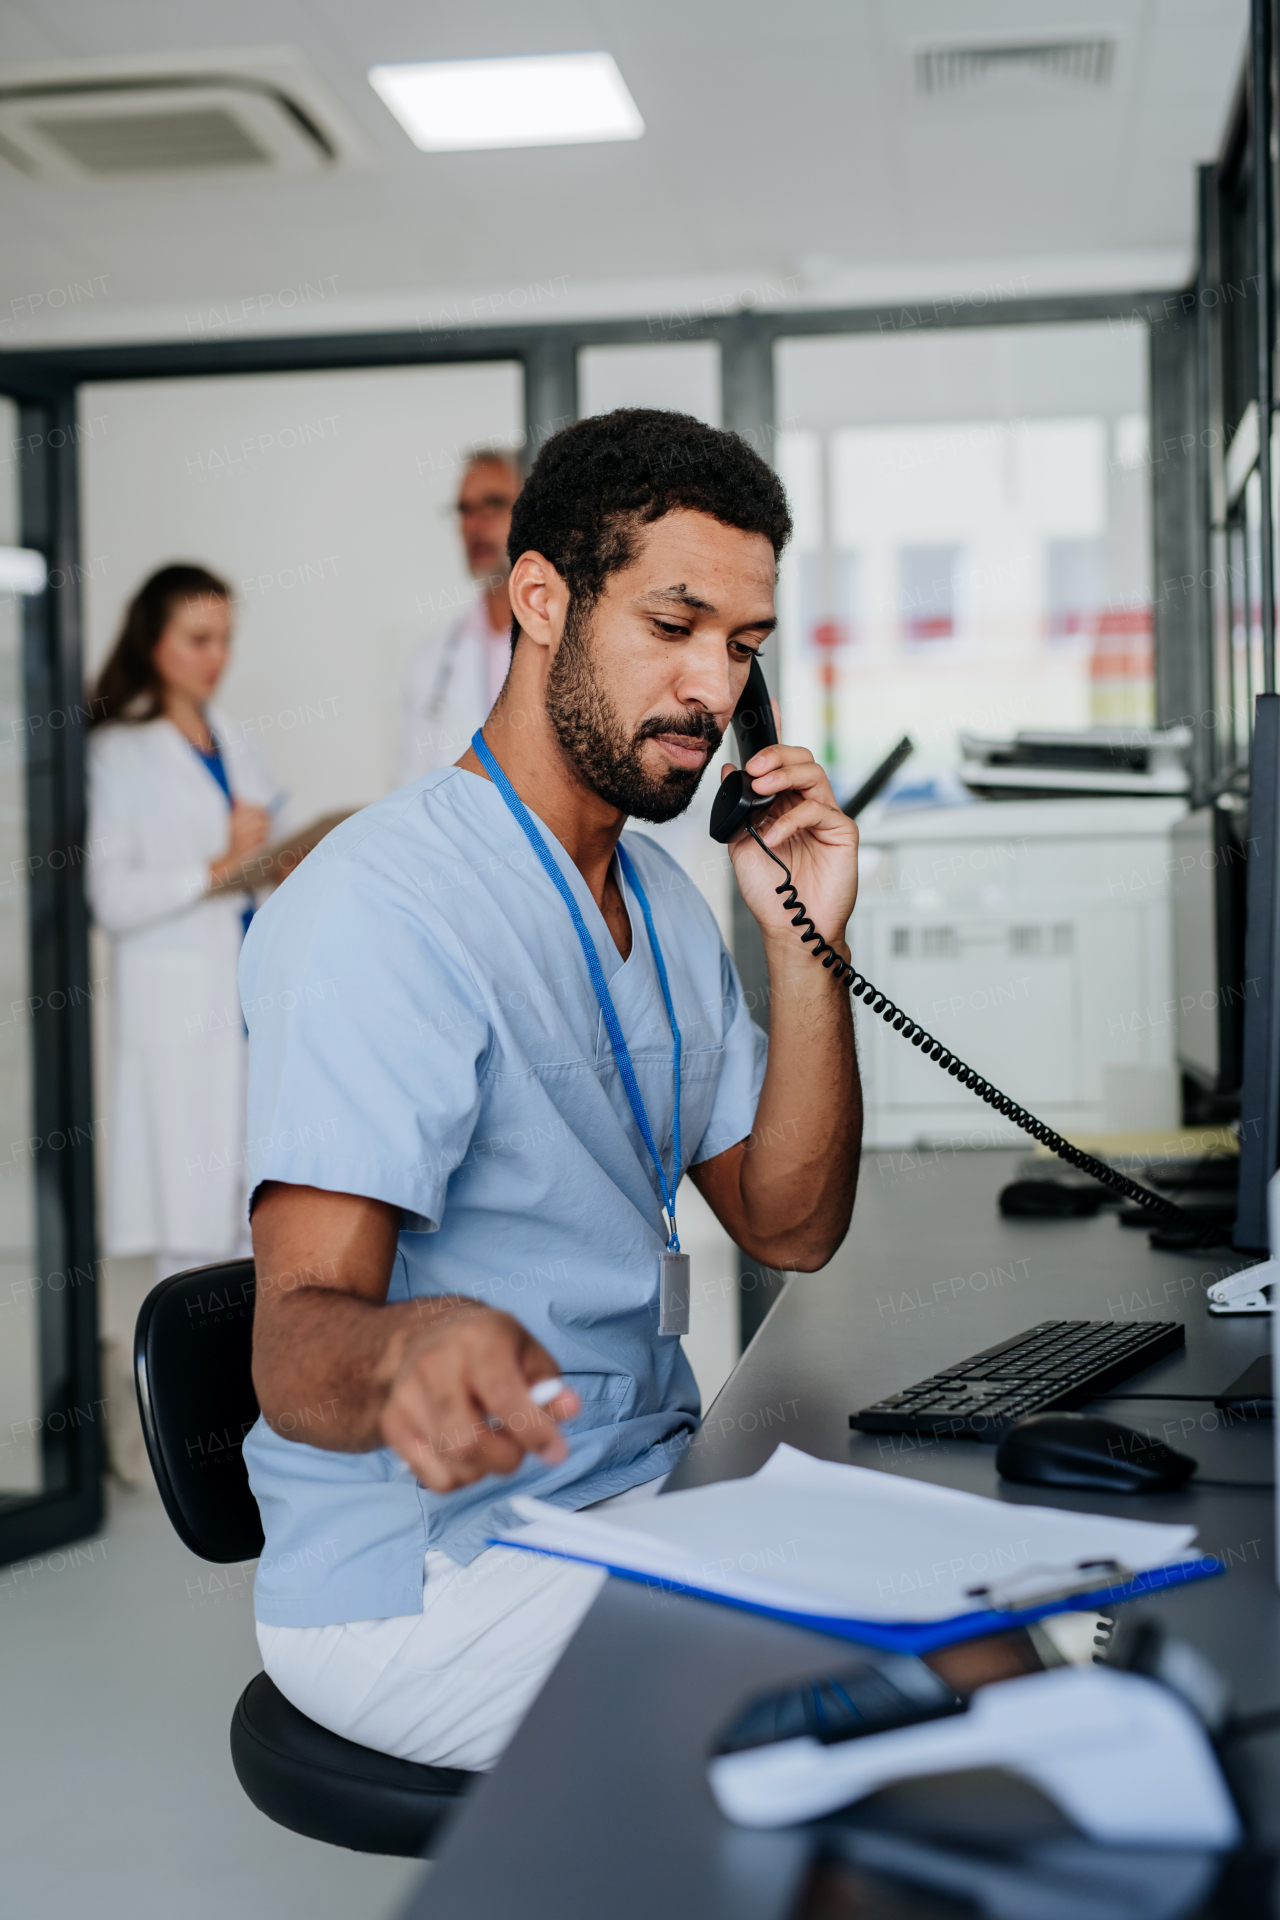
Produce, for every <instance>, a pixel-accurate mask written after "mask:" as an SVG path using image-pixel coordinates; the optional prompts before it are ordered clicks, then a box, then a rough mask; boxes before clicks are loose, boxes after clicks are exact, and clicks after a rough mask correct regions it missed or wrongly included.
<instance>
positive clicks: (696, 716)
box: [547, 600, 723, 826]
mask: <svg viewBox="0 0 1280 1920" xmlns="http://www.w3.org/2000/svg"><path fill="white" fill-rule="evenodd" d="M547 713H548V714H549V716H550V719H551V725H552V726H553V728H554V729H555V736H556V739H557V740H558V741H559V742H560V747H561V751H562V752H563V754H564V756H565V758H566V760H567V761H568V762H569V764H570V766H571V767H572V768H573V770H574V772H575V773H576V774H577V775H578V777H579V779H580V780H581V781H582V782H583V784H584V785H585V786H588V787H590V789H591V791H592V792H593V793H598V794H599V796H600V798H601V799H602V800H606V801H608V803H609V805H610V806H611V807H616V808H617V809H618V811H619V813H625V814H628V815H630V816H631V818H632V819H635V820H649V821H651V822H652V823H653V824H654V825H655V826H657V825H660V824H661V823H662V821H664V820H674V819H675V817H676V815H677V814H679V813H683V812H684V810H685V808H686V807H687V806H688V804H689V802H690V801H691V800H692V798H693V796H694V794H695V793H696V792H697V790H698V782H699V781H700V780H701V778H702V776H703V774H704V773H705V772H706V769H707V767H708V765H709V764H710V762H711V760H712V759H713V758H714V756H715V752H716V749H717V748H718V747H719V745H720V741H721V739H722V737H723V736H722V734H721V730H720V728H719V727H718V726H717V725H716V723H715V721H714V720H713V719H712V717H711V715H710V714H709V713H681V714H675V715H672V716H671V717H670V718H662V717H655V718H653V719H651V720H644V721H642V722H641V724H640V725H639V727H637V729H636V731H635V732H634V733H633V734H630V735H628V733H627V731H626V729H625V728H624V726H623V724H622V722H621V720H620V719H619V718H618V713H617V709H616V708H615V706H614V704H613V701H612V700H611V699H610V698H609V694H608V691H607V690H606V688H605V687H604V686H603V685H602V684H601V682H600V680H599V678H598V677H597V674H596V671H595V666H594V663H593V661H592V657H591V648H590V646H589V644H588V641H587V620H586V618H585V616H583V615H581V614H580V613H579V610H578V602H577V601H576V600H570V602H569V612H568V616H567V618H566V620H565V624H564V634H563V637H562V638H561V641H560V648H559V651H558V652H557V654H556V657H555V659H554V660H553V661H552V663H551V672H550V673H549V674H548V676H547ZM661 733H673V734H684V735H686V736H688V737H689V738H691V739H694V740H705V741H707V743H708V752H707V757H706V759H705V760H704V761H703V763H702V765H701V766H700V767H670V766H669V767H668V768H667V770H666V772H665V773H662V774H658V775H656V776H655V775H653V774H650V773H646V771H645V769H644V766H643V764H642V762H641V759H640V749H641V748H642V746H643V745H644V743H645V741H646V740H651V739H653V738H654V737H655V735H657V734H661Z"/></svg>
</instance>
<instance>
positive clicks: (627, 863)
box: [471, 727, 690, 1336]
mask: <svg viewBox="0 0 1280 1920" xmlns="http://www.w3.org/2000/svg"><path fill="white" fill-rule="evenodd" d="M471 745H472V747H473V748H474V750H475V754H476V758H477V759H478V760H479V761H480V763H481V765H482V766H483V767H484V770H485V772H486V773H487V774H488V775H489V778H490V779H491V780H492V781H493V784H494V786H495V787H496V788H497V789H498V792H499V793H500V794H501V795H502V798H503V799H504V800H505V802H506V804H507V806H508V808H509V809H510V811H511V812H512V813H513V814H514V815H515V817H516V819H517V821H518V822H519V824H520V826H521V827H522V828H523V829H524V833H525V837H526V839H527V840H528V841H529V844H530V846H531V847H532V848H533V850H534V852H535V853H536V854H537V856H538V858H539V860H540V861H541V862H542V865H543V867H544V869H545V870H546V874H547V878H548V879H549V880H550V881H551V884H552V885H553V886H554V887H555V889H556V892H557V893H558V894H559V895H560V898H561V899H562V900H563V901H564V903H565V906H566V907H567V908H568V909H569V918H570V919H571V920H572V921H573V925H574V930H575V932H576V933H577V936H578V939H579V942H580V943H581V946H582V954H583V958H584V959H585V961H586V963H587V971H588V973H589V974H590V975H591V984H592V986H593V987H594V988H595V990H596V999H597V1000H598V1001H599V1002H600V1011H601V1013H602V1014H603V1015H604V1024H605V1027H606V1029H607V1031H608V1035H609V1043H610V1045H611V1046H612V1048H613V1056H614V1059H615V1060H616V1061H617V1063H618V1072H619V1074H620V1075H621V1078H622V1087H623V1091H624V1092H625V1094H626V1096H627V1100H628V1103H629V1105H630V1107H631V1112H632V1115H633V1116H634V1118H635V1123H636V1125H637V1127H638V1128H639V1129H640V1137H641V1139H642V1140H643V1141H644V1144H645V1146H646V1147H647V1148H648V1150H649V1158H650V1159H651V1160H652V1161H653V1164H654V1166H655V1167H656V1168H657V1170H658V1186H659V1189H660V1190H661V1193H662V1205H663V1211H664V1213H665V1214H666V1220H667V1244H666V1246H665V1247H664V1248H663V1250H662V1252H661V1253H660V1254H659V1255H658V1332H659V1334H667V1335H674V1336H678V1335H680V1334H682V1333H688V1331H689V1286H690V1280H689V1256H688V1254H687V1253H681V1251H680V1236H679V1234H678V1233H677V1231H676V1187H677V1186H678V1184H679V1181H680V1029H679V1027H678V1026H677V1025H676V1014H675V1008H674V1006H673V1005H672V1003H671V988H670V985H669V984H668V981H667V969H666V965H665V963H664V961H663V958H662V948H661V947H660V946H659V945H658V934H657V929H656V928H655V927H654V924H653V915H652V913H651V912H650V910H649V901H648V898H647V896H646V894H645V890H644V888H643V887H642V886H641V884H640V876H639V875H638V874H637V872H636V870H635V868H634V867H633V866H632V864H631V860H630V858H629V856H628V854H627V850H626V848H625V847H624V846H622V845H621V844H619V846H618V862H619V865H620V866H621V868H622V871H623V873H624V874H625V875H626V877H627V883H628V885H629V886H630V888H631V891H632V892H633V893H634V894H635V897H636V899H637V900H638V901H639V902H640V911H641V913H642V914H643V915H644V924H645V931H646V932H647V933H648V935H649V949H650V951H651V953H652V954H653V963H654V966H655V967H656V968H657V971H658V983H659V985H660V986H661V988H662V998H663V1000H664V1001H665V1003H666V1008H667V1019H668V1020H669V1021H670V1023H671V1035H672V1040H673V1043H674V1048H675V1081H676V1105H675V1119H674V1122H673V1125H672V1141H671V1145H672V1166H671V1183H670V1185H669V1186H668V1184H667V1175H666V1169H665V1168H664V1167H663V1164H662V1156H661V1154H660V1153H659V1152H658V1148H657V1145H656V1143H655V1141H654V1137H653V1129H652V1128H651V1127H650V1125H649V1116H648V1114H647V1113H646V1112H645V1108H644V1100H643V1099H642V1097H641V1094H640V1087H639V1083H638V1082H637V1080H636V1076H635V1069H634V1068H633V1067H632V1064H631V1055H630V1052H629V1051H628V1049H627V1042H626V1038H625V1036H624V1034H623V1031H622V1024H621V1022H620V1021H619V1019H618V1014H617V1010H616V1008H615V1007H614V1004H613V996H612V994H611V993H610V992H609V984H608V982H607V981H606V979H605V977H604V969H603V967H602V966H601V965H600V956H599V954H598V953H597V952H596V947H595V942H594V940H593V939H592V938H591V935H590V933H589V932H588V931H587V924H586V921H585V920H584V919H583V917H582V914H581V912H580V911H579V908H578V903H577V901H576V900H575V899H574V897H573V894H572V893H571V891H570V889H569V883H568V881H567V880H566V879H565V877H564V875H563V874H562V873H561V871H560V869H559V867H558V866H557V865H556V862H555V859H554V857H553V855H552V853H551V849H550V848H549V847H548V845H547V843H546V841H545V840H544V839H543V837H542V835H541V834H540V833H539V832H538V829H537V826H536V824H535V822H534V819H533V815H532V814H531V813H530V812H529V809H528V808H527V807H526V806H525V804H524V801H523V800H522V799H521V798H520V796H519V794H518V793H517V792H516V790H515V788H514V787H513V786H512V784H511V782H510V781H509V780H508V778H507V776H506V774H505V773H504V772H503V771H502V768H501V767H500V766H499V765H498V763H497V761H496V760H495V759H494V757H493V755H492V753H491V752H490V751H489V745H488V742H487V741H486V740H485V738H484V735H483V733H482V732H481V731H480V729H479V728H478V727H477V729H476V731H475V733H474V734H473V735H472V736H471Z"/></svg>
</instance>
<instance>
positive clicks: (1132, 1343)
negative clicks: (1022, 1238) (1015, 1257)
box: [849, 1320, 1186, 1440]
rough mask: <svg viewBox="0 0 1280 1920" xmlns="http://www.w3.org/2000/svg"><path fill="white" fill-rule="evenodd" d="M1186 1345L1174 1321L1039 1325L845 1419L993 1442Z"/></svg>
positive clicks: (868, 1429)
mask: <svg viewBox="0 0 1280 1920" xmlns="http://www.w3.org/2000/svg"><path fill="white" fill-rule="evenodd" d="M1185 1341H1186V1331H1185V1329H1184V1328H1183V1325H1182V1323H1181V1321H1179V1320H1155V1321H1149V1322H1147V1323H1146V1324H1145V1325H1142V1326H1137V1325H1129V1326H1123V1325H1120V1324H1117V1322H1115V1321H1113V1320H1042V1321H1041V1322H1040V1325H1039V1326H1038V1327H1032V1328H1031V1330H1030V1332H1029V1333H1019V1334H1015V1336H1014V1338H1013V1339H1012V1340H1002V1341H1001V1342H1000V1345H999V1346H998V1347H987V1348H986V1349H985V1350H984V1351H983V1352H982V1353H975V1354H974V1356H973V1358H972V1359H970V1360H962V1361H960V1363H959V1364H958V1365H957V1366H954V1367H944V1368H943V1370H942V1372H941V1373H935V1374H932V1375H931V1376H930V1378H929V1379H928V1380H921V1381H920V1382H919V1384H918V1385H917V1386H914V1387H907V1388H906V1389H905V1390H904V1391H903V1392H902V1393H891V1394H890V1395H889V1396H888V1398H887V1399H884V1400H877V1401H876V1403H875V1405H874V1406H871V1407H864V1408H863V1409H862V1411H861V1413H851V1414H850V1415H849V1425H850V1426H851V1427H859V1428H861V1430H862V1432H863V1433H934V1434H949V1435H954V1436H955V1437H956V1438H959V1439H969V1440H998V1439H999V1438H1000V1436H1001V1434H1003V1433H1004V1432H1006V1431H1007V1429H1008V1428H1009V1427H1011V1426H1013V1425H1014V1423H1015V1422H1016V1421H1018V1420H1025V1419H1026V1418H1027V1415H1028V1414H1032V1413H1047V1412H1048V1411H1049V1409H1050V1408H1053V1409H1055V1410H1057V1409H1061V1408H1064V1407H1079V1406H1082V1405H1083V1404H1084V1402H1085V1401H1086V1400H1096V1399H1097V1398H1098V1397H1099V1396H1100V1395H1101V1394H1104V1393H1106V1392H1107V1391H1108V1390H1109V1389H1110V1388H1111V1387H1114V1386H1116V1385H1118V1384H1119V1382H1120V1381H1121V1380H1127V1379H1128V1378H1129V1377H1130V1375H1131V1374H1135V1373H1138V1372H1140V1371H1141V1369H1142V1368H1143V1367H1149V1366H1150V1365H1151V1362H1152V1361H1153V1360H1162V1359H1163V1358H1164V1356H1165V1354H1167V1353H1173V1352H1175V1351H1176V1350H1177V1348H1179V1347H1180V1346H1182V1345H1184V1344H1185Z"/></svg>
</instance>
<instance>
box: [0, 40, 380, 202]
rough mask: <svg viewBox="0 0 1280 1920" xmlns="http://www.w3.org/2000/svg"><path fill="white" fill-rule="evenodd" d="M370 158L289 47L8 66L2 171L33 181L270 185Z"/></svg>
mask: <svg viewBox="0 0 1280 1920" xmlns="http://www.w3.org/2000/svg"><path fill="white" fill-rule="evenodd" d="M373 157H374V156H373V153H372V151H371V149H370V148H369V145H368V143H367V141H366V140H365V139H364V137H363V135H362V133H361V132H360V130H359V128H358V127H357V126H355V124H354V123H353V122H352V120H351V118H350V116H349V115H348V114H347V113H346V111H345V109H344V108H343V107H342V106H341V105H340V103H339V102H338V101H337V100H336V99H335V98H334V96H333V95H332V94H331V93H330V92H329V89H328V88H327V86H326V85H325V83H324V82H323V81H322V80H321V78H320V76H319V75H318V74H317V73H315V72H314V71H313V70H312V68H311V67H310V65H309V63H308V62H307V61H306V60H305V59H304V58H303V56H302V55H301V54H300V53H298V52H297V51H296V50H295V49H293V48H291V47H274V48H273V47H257V48H247V49H239V50H235V49H233V50H231V51H229V52H226V53H221V54H214V53H206V54H186V55H182V56H179V57H176V58H175V57H174V56H171V55H147V56H144V57H142V58H135V59H133V60H128V59H124V58H117V57H114V56H113V57H112V58H110V59H104V60H98V61H82V62H77V63H76V64H75V65H74V66H73V65H72V64H71V63H69V62H68V63H60V64H59V65H58V66H56V67H55V66H45V67H39V68H36V67H26V68H15V67H4V68H0V164H2V163H5V162H7V163H8V164H9V165H10V166H13V167H16V168H18V169H19V170H20V171H21V172H23V173H25V174H27V175H28V176H30V177H32V178H35V179H42V180H58V181H64V182H66V183H68V184H70V183H72V182H86V183H87V182H89V181H93V180H103V181H106V180H111V181H120V180H124V179H127V178H130V177H133V178H135V179H138V180H146V179H150V180H158V179H163V178H166V177H168V176H177V177H178V178H180V179H187V178H192V177H194V176H197V175H200V174H211V175H218V174H221V175H225V176H234V175H239V176H240V177H242V178H244V177H248V178H251V179H261V178H262V177H264V176H265V175H267V174H272V173H275V174H287V173H294V174H296V173H315V172H317V171H320V170H328V169H330V168H345V167H350V166H353V165H354V166H364V165H368V164H369V162H370V161H371V160H372V159H373Z"/></svg>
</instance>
